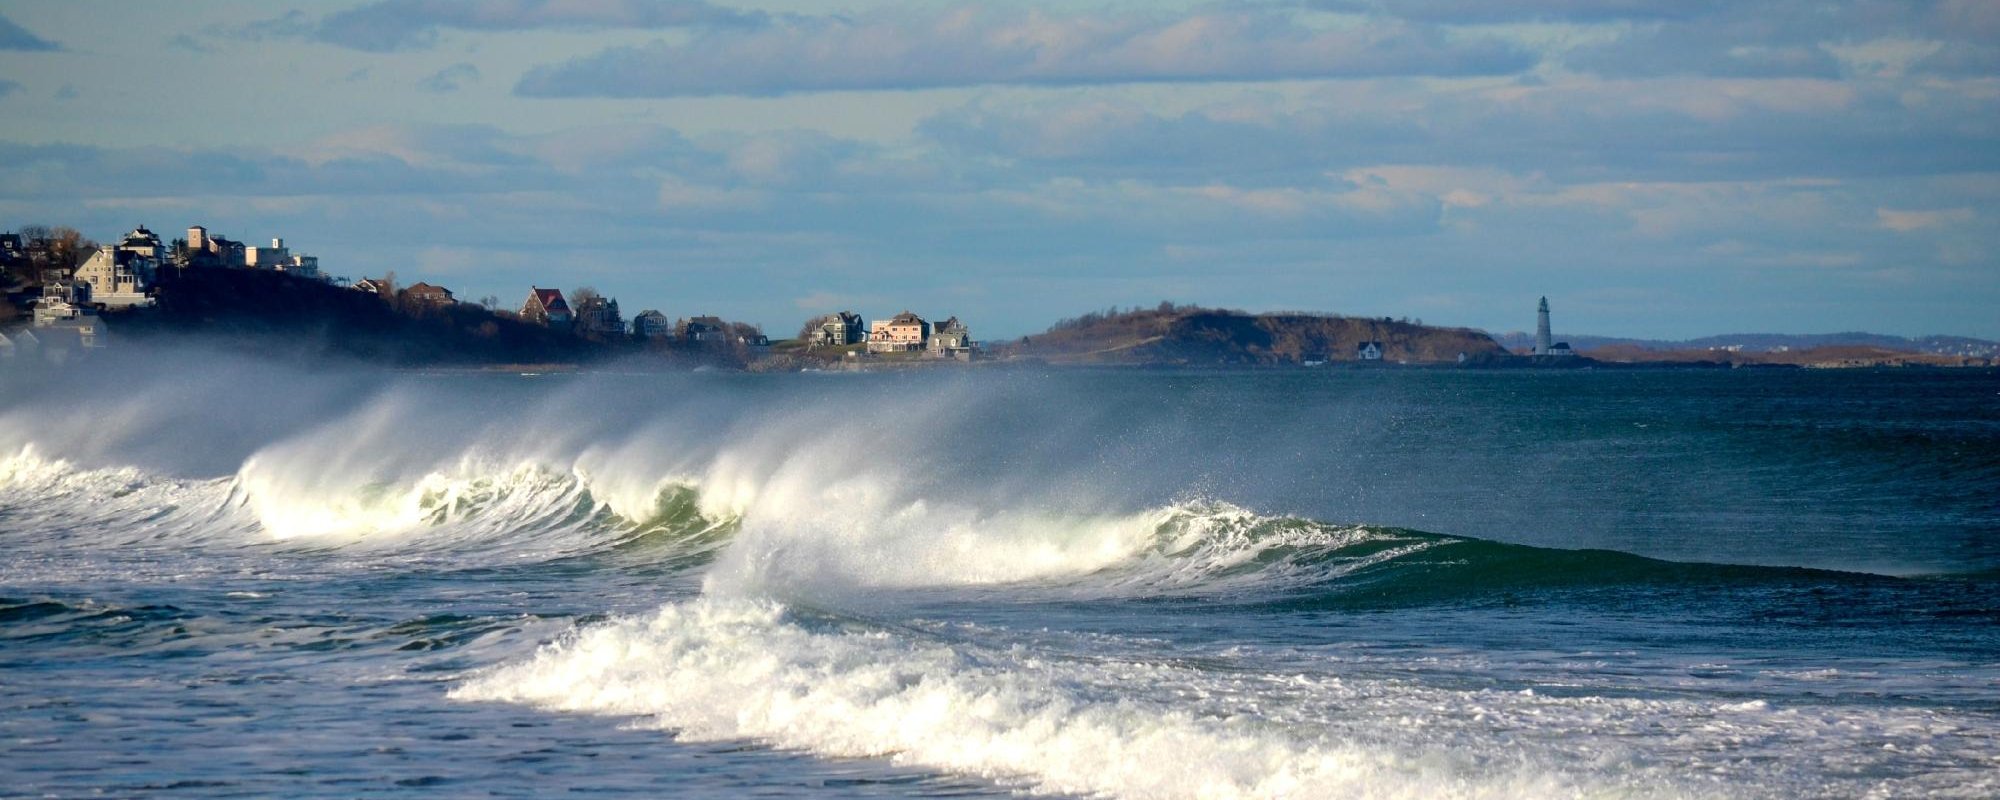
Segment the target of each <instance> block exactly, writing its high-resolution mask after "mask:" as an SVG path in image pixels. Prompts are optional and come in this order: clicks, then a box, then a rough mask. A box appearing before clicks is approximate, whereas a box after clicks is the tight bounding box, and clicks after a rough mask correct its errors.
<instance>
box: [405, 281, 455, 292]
mask: <svg viewBox="0 0 2000 800" xmlns="http://www.w3.org/2000/svg"><path fill="white" fill-rule="evenodd" d="M403 291H406V292H414V293H417V294H451V290H450V289H446V288H444V287H442V286H439V285H437V284H434V283H424V282H423V281H417V282H416V283H412V284H410V285H409V287H408V288H406V289H404V290H403Z"/></svg>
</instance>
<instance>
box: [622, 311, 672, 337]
mask: <svg viewBox="0 0 2000 800" xmlns="http://www.w3.org/2000/svg"><path fill="white" fill-rule="evenodd" d="M673 331H674V324H673V323H672V322H670V321H668V320H667V315H665V314H662V313H660V312H659V311H658V310H657V309H651V308H649V309H646V310H644V311H641V312H639V314H638V316H635V317H633V318H632V335H633V336H637V337H639V338H641V339H665V338H667V337H668V336H671V335H673Z"/></svg>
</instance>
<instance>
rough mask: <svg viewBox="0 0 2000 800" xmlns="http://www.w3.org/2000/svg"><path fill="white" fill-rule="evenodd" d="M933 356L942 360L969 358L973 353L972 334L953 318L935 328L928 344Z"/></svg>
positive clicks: (963, 324)
mask: <svg viewBox="0 0 2000 800" xmlns="http://www.w3.org/2000/svg"><path fill="white" fill-rule="evenodd" d="M928 349H929V350H930V352H931V355H935V356H939V357H942V358H961V357H969V356H970V355H971V353H972V333H971V331H968V330H967V329H966V327H965V323H963V322H959V321H958V318H957V317H952V318H950V319H947V320H945V321H944V322H941V323H938V324H937V325H936V326H933V328H932V330H931V338H930V342H929V344H928Z"/></svg>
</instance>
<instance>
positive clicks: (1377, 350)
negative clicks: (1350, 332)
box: [1354, 342, 1382, 361]
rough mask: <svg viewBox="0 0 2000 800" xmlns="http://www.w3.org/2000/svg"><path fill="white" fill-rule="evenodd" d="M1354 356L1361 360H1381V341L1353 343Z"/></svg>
mask: <svg viewBox="0 0 2000 800" xmlns="http://www.w3.org/2000/svg"><path fill="white" fill-rule="evenodd" d="M1354 357H1355V358H1358V359H1360V360H1362V361H1381V360H1382V343H1381V342H1362V343H1361V344H1358V345H1355V347H1354Z"/></svg>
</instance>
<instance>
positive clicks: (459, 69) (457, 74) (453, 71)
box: [417, 62, 479, 94]
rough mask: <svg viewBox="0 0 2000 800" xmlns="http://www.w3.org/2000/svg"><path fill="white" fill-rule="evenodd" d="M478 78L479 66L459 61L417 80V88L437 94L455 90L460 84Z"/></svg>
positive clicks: (474, 80) (471, 81)
mask: <svg viewBox="0 0 2000 800" xmlns="http://www.w3.org/2000/svg"><path fill="white" fill-rule="evenodd" d="M478 80H479V68H478V67H475V66H473V65H471V64H468V63H465V62H460V63H457V64H453V65H451V66H449V67H445V68H444V69H441V70H438V71H437V72H436V73H433V74H432V75H431V76H430V77H428V78H425V79H423V80H421V81H418V82H417V88H419V89H422V90H424V91H426V92H435V93H439V94H444V93H449V92H456V91H458V90H459V88H460V87H461V86H463V85H464V84H468V83H473V82H476V81H478Z"/></svg>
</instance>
